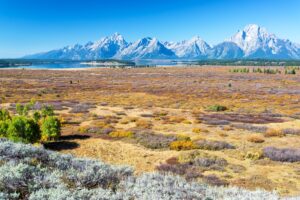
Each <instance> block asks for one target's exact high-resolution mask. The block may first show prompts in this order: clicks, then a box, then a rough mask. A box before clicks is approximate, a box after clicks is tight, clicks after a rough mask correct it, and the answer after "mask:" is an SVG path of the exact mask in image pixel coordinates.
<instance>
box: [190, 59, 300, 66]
mask: <svg viewBox="0 0 300 200" xmlns="http://www.w3.org/2000/svg"><path fill="white" fill-rule="evenodd" d="M193 63H194V64H196V65H220V66H300V60H266V59H254V60H200V61H195V62H193Z"/></svg>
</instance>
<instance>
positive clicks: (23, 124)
mask: <svg viewBox="0 0 300 200" xmlns="http://www.w3.org/2000/svg"><path fill="white" fill-rule="evenodd" d="M7 137H8V139H10V140H12V141H16V142H24V143H35V142H37V141H38V140H39V139H40V137H41V135H40V129H39V126H38V124H37V123H35V122H34V120H33V119H29V118H26V117H24V116H15V117H13V118H12V120H11V123H9V126H8V129H7Z"/></svg>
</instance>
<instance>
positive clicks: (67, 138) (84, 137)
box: [59, 135, 91, 140]
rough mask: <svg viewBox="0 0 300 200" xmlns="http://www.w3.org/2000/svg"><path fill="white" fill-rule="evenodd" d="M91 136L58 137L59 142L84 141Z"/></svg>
mask: <svg viewBox="0 0 300 200" xmlns="http://www.w3.org/2000/svg"><path fill="white" fill-rule="evenodd" d="M90 137H91V136H89V135H63V136H60V137H59V139H60V140H84V139H88V138H90Z"/></svg>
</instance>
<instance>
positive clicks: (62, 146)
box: [44, 141, 79, 151]
mask: <svg viewBox="0 0 300 200" xmlns="http://www.w3.org/2000/svg"><path fill="white" fill-rule="evenodd" d="M44 147H45V148H46V149H50V150H55V151H61V150H70V149H76V148H77V147H79V144H78V143H76V142H69V141H57V142H49V143H45V144H44Z"/></svg>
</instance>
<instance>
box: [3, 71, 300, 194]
mask: <svg viewBox="0 0 300 200" xmlns="http://www.w3.org/2000/svg"><path fill="white" fill-rule="evenodd" d="M237 68H238V67H237ZM249 68H250V69H251V68H252V67H249ZM229 69H234V67H221V66H220V67H216V66H214V67H210V66H207V67H197V68H196V67H194V68H193V67H183V68H172V67H167V68H137V69H108V68H103V69H90V70H80V71H72V70H67V71H62V70H57V71H54V70H13V69H5V70H0V98H1V99H0V100H1V106H2V107H5V108H8V109H9V110H10V111H12V112H14V107H15V103H18V102H19V103H25V102H29V101H30V100H31V99H35V100H36V101H37V102H39V103H45V104H51V105H53V107H54V109H55V112H56V114H57V115H58V116H59V118H60V119H61V121H62V123H63V127H62V137H61V138H60V140H59V141H57V142H53V143H49V144H46V145H45V146H46V147H47V148H49V149H53V150H57V151H60V152H64V153H71V154H73V155H76V156H79V157H89V158H97V159H101V160H103V161H106V162H107V163H110V164H127V165H131V166H133V167H134V168H135V169H136V173H138V174H139V173H141V172H145V171H147V172H148V171H160V172H162V173H170V172H171V173H175V174H179V175H181V176H183V177H185V178H186V179H188V180H191V179H192V180H197V181H199V182H205V183H208V184H212V185H225V186H227V185H232V186H239V187H243V188H247V189H251V190H254V189H256V188H262V189H265V190H268V191H272V190H275V191H277V192H278V193H279V194H280V195H282V196H293V195H300V192H299V191H300V162H299V161H300V75H299V74H295V75H294V74H293V75H292V74H284V68H283V67H276V68H275V67H273V68H272V69H279V70H280V71H282V72H283V73H281V74H263V73H262V74H260V73H231V72H229ZM268 147H275V149H274V148H268ZM287 148H288V150H287ZM282 149H286V150H284V151H283V150H282Z"/></svg>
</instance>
